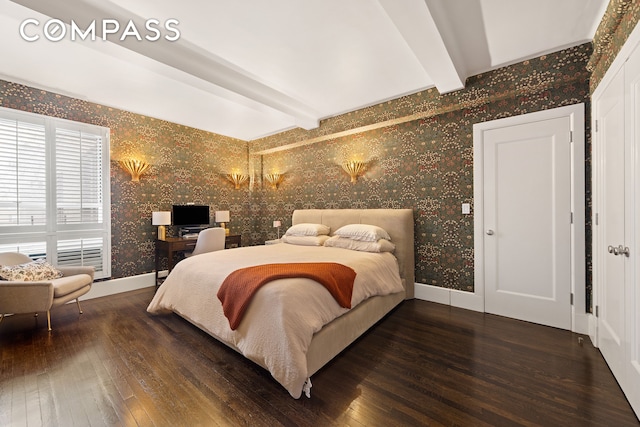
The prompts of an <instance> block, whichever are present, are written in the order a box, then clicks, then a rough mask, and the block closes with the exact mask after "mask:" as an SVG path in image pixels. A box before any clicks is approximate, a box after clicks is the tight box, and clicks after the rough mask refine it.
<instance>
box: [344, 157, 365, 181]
mask: <svg viewBox="0 0 640 427" xmlns="http://www.w3.org/2000/svg"><path fill="white" fill-rule="evenodd" d="M342 169H344V171H345V172H346V173H348V174H349V176H350V177H351V183H352V184H355V183H356V182H358V177H360V176H362V175H363V174H364V171H365V170H366V169H367V164H366V163H365V162H361V161H359V160H351V161H349V162H346V163H343V164H342Z"/></svg>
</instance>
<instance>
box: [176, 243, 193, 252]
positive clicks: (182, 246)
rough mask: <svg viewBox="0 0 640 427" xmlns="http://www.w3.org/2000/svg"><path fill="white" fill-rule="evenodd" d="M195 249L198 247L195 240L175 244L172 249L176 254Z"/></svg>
mask: <svg viewBox="0 0 640 427" xmlns="http://www.w3.org/2000/svg"><path fill="white" fill-rule="evenodd" d="M195 247H196V241H195V240H186V241H182V242H174V243H173V248H172V249H173V250H174V251H175V252H181V251H192V250H193V249H194V248H195Z"/></svg>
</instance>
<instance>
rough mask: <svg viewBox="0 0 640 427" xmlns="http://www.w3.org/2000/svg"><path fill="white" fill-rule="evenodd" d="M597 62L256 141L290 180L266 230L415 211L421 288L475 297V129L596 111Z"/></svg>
mask: <svg viewBox="0 0 640 427" xmlns="http://www.w3.org/2000/svg"><path fill="white" fill-rule="evenodd" d="M590 55H591V45H590V44H584V45H581V46H577V47H573V48H570V49H565V50H562V51H560V52H557V53H554V54H550V55H545V56H542V57H539V58H536V59H533V60H530V61H525V62H523V63H520V64H516V65H513V66H509V67H505V68H501V69H499V70H496V71H492V72H489V73H485V74H482V75H478V76H474V77H471V78H470V79H469V80H468V81H467V84H466V87H465V89H462V90H460V91H456V92H453V93H449V94H445V95H440V94H439V93H438V92H437V90H435V89H430V90H427V91H424V92H420V93H416V94H413V95H410V96H405V97H403V98H400V99H397V100H393V101H389V102H385V103H383V104H379V105H376V106H373V107H369V108H366V109H363V110H359V111H356V112H353V113H349V114H345V115H342V116H339V117H335V118H330V119H327V120H325V121H323V122H322V123H321V125H320V127H319V128H318V129H314V130H311V131H304V130H301V129H295V130H292V131H289V132H285V133H282V134H278V135H274V136H270V137H268V138H264V139H261V140H257V141H252V142H251V145H250V149H251V152H252V153H260V152H266V153H267V154H263V155H261V156H260V157H261V159H260V160H256V163H260V166H261V168H260V170H261V171H262V172H263V173H269V172H275V171H278V172H285V179H284V181H283V183H282V184H281V185H280V187H279V188H278V189H277V190H273V189H271V188H270V187H269V186H268V185H265V186H264V189H263V191H262V194H263V196H262V198H261V212H260V216H261V217H262V218H263V223H262V224H260V226H261V228H262V230H263V231H264V232H265V233H271V234H273V231H272V230H271V228H270V227H271V224H272V221H273V220H276V219H277V220H281V221H283V225H285V224H286V225H290V217H291V212H292V211H293V209H301V208H412V209H413V210H414V219H415V233H416V234H415V235H416V241H415V250H416V251H415V253H416V282H418V283H425V284H430V285H435V286H442V287H446V288H451V289H459V290H467V291H472V290H473V270H474V265H473V256H474V254H473V214H471V215H463V214H462V213H461V206H462V203H470V204H471V205H472V206H473V124H474V123H479V122H483V121H487V120H494V119H498V118H502V117H507V116H514V115H518V114H524V113H529V112H533V111H539V110H543V109H548V108H554V107H560V106H563V105H569V104H576V103H581V102H585V103H587V104H588V102H589V73H588V72H587V70H586V64H587V62H588V60H589V58H590ZM587 109H588V106H587ZM381 122H384V123H387V124H388V125H385V126H382V127H380V128H378V129H374V130H368V129H369V128H370V127H371V125H372V124H376V123H381ZM364 126H367V128H366V130H363V131H358V129H359V128H361V127H364ZM347 130H351V132H347V134H348V135H347V136H342V135H344V133H345V131H347ZM337 133H340V135H339V136H337V137H333V136H332V135H333V134H337ZM299 141H302V144H299V145H300V146H296V142H299ZM313 141H316V142H313ZM587 143H588V142H587ZM278 146H287V147H290V148H287V149H286V150H284V151H280V152H278V151H275V150H274V149H275V148H276V147H278ZM274 151H275V152H274ZM587 151H588V150H587ZM353 158H359V159H360V160H366V161H368V162H369V163H368V164H369V166H368V169H367V171H366V173H365V174H364V176H363V177H361V178H360V179H359V180H358V182H357V183H356V184H351V183H350V179H349V176H348V175H347V174H346V173H345V172H344V171H343V170H342V168H341V166H340V165H341V164H342V163H343V162H344V161H346V160H351V159H353ZM472 213H473V210H472ZM274 237H275V236H274Z"/></svg>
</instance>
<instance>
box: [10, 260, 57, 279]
mask: <svg viewBox="0 0 640 427" xmlns="http://www.w3.org/2000/svg"><path fill="white" fill-rule="evenodd" d="M59 277H62V273H61V272H60V271H59V270H58V269H57V268H55V267H54V266H53V265H51V264H49V263H48V262H46V261H45V260H44V259H39V260H37V261H31V262H27V263H24V264H18V265H3V266H0V278H2V279H3V280H9V281H14V282H38V281H41V280H53V279H57V278H59Z"/></svg>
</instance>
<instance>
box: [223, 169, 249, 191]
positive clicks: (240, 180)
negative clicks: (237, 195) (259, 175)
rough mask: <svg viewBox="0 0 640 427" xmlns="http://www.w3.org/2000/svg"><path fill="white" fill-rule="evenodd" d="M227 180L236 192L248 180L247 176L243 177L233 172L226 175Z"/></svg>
mask: <svg viewBox="0 0 640 427" xmlns="http://www.w3.org/2000/svg"><path fill="white" fill-rule="evenodd" d="M227 179H228V180H229V181H231V182H232V183H233V185H234V186H235V188H236V190H239V189H240V186H241V185H242V184H244V183H245V182H247V180H248V179H249V175H245V174H242V173H240V172H235V171H234V172H231V173H230V174H227Z"/></svg>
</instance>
